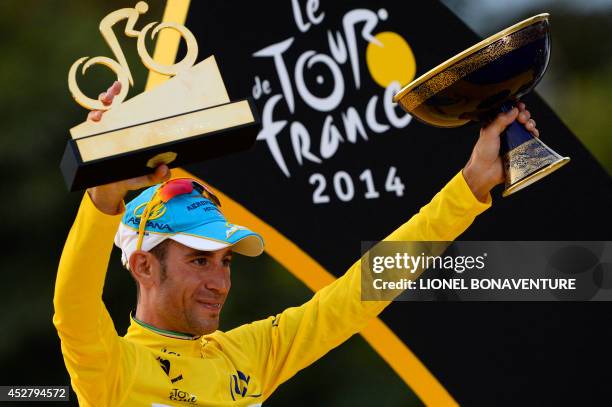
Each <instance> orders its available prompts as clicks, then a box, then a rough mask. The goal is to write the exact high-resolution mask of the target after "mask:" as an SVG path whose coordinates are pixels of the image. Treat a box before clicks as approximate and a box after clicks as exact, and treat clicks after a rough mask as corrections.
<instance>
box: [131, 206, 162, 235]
mask: <svg viewBox="0 0 612 407" xmlns="http://www.w3.org/2000/svg"><path fill="white" fill-rule="evenodd" d="M147 204H148V202H143V203H141V204H140V205H138V206H136V207H135V208H134V211H133V212H132V213H133V215H134V216H132V217H130V218H129V219H128V220H127V223H132V224H134V225H135V226H138V225H140V219H141V218H142V214H143V213H144V208H145V207H146V206H147ZM140 209H142V210H141V211H140V212H141V213H138V211H139V210H140ZM165 213H166V205H165V204H164V203H163V202H160V203H158V204H157V205H155V206H154V207H153V209H152V210H151V213H150V215H149V217H148V219H147V225H146V226H149V227H151V228H153V229H158V230H162V231H164V230H165V231H168V232H171V231H172V228H171V227H170V226H169V225H168V224H167V223H162V222H153V221H154V220H155V219H159V218H161V217H162V216H164V214H165ZM146 226H145V227H146Z"/></svg>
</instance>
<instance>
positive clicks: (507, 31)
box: [393, 13, 550, 103]
mask: <svg viewBox="0 0 612 407" xmlns="http://www.w3.org/2000/svg"><path fill="white" fill-rule="evenodd" d="M549 16H550V14H549V13H542V14H538V15H535V16H533V17H530V18H528V19H526V20H523V21H521V22H520V23H516V24H514V25H513V26H511V27H508V28H506V29H505V30H502V31H500V32H498V33H497V34H495V35H492V36H490V37H488V38H486V39H484V40H482V41H480V42H479V43H478V44H476V45H473V46H471V47H470V48H468V49H466V50H465V51H463V52H461V53H459V54H457V55H455V56H454V57H452V58H450V59H448V60H446V61H444V62H442V63H441V64H440V65H438V66H436V67H435V68H433V69H430V70H429V71H427V72H426V73H424V74H423V75H421V76H419V77H418V78H417V79H415V80H413V81H412V82H410V83H409V84H408V85H406V86H404V87H403V88H402V89H401V90H400V91H399V92H397V94H396V95H395V96H393V101H394V102H395V103H397V102H398V101H399V100H400V99H401V98H402V97H404V95H406V94H407V93H409V92H410V91H411V90H413V89H414V88H416V87H417V86H419V85H421V84H422V83H424V82H426V81H427V80H429V79H431V78H432V77H434V76H435V75H437V74H438V73H440V72H441V71H443V70H445V69H446V68H448V67H449V66H451V65H453V64H455V63H457V62H459V61H460V60H462V59H463V58H465V57H467V56H469V55H471V54H473V53H475V52H477V51H479V50H481V49H483V48H484V47H486V46H487V45H489V44H492V43H494V42H495V41H497V40H499V39H501V38H503V37H505V36H507V35H509V34H512V33H515V32H517V31H520V30H522V29H523V28H525V27H528V26H530V25H532V24H534V23H537V22H539V21H544V20H548V17H549Z"/></svg>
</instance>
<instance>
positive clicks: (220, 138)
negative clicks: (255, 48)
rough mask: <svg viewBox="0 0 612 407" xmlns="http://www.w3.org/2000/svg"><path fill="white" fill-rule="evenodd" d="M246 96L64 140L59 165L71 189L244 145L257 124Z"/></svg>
mask: <svg viewBox="0 0 612 407" xmlns="http://www.w3.org/2000/svg"><path fill="white" fill-rule="evenodd" d="M255 112H256V110H255V108H254V106H253V104H252V101H250V100H243V101H240V102H233V103H228V104H224V105H219V106H214V107H210V108H205V109H200V110H197V111H194V112H188V113H184V114H182V115H177V116H172V117H168V118H164V119H159V120H155V121H152V122H148V123H141V124H137V125H135V126H130V127H126V128H122V129H117V130H113V131H109V132H105V133H101V134H95V135H91V136H86V137H80V138H77V139H74V138H72V139H71V140H69V141H68V144H67V145H66V149H65V151H64V156H63V158H62V162H61V164H60V168H61V171H62V174H63V175H64V180H65V182H66V185H67V187H68V189H69V190H70V191H77V190H82V189H86V188H89V187H94V186H97V185H103V184H108V183H111V182H115V181H120V180H124V179H129V178H133V177H138V176H141V175H146V174H150V173H151V172H152V169H153V168H155V167H156V166H158V165H160V164H171V166H172V167H178V166H183V165H187V164H191V163H195V162H201V161H205V160H209V159H213V158H217V157H221V156H224V155H227V154H231V153H235V152H239V151H244V150H248V149H249V148H251V147H252V146H253V144H254V143H255V139H256V138H257V134H258V133H259V129H260V126H259V125H258V124H259V118H258V117H257V115H256V113H255Z"/></svg>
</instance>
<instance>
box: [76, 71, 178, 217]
mask: <svg viewBox="0 0 612 407" xmlns="http://www.w3.org/2000/svg"><path fill="white" fill-rule="evenodd" d="M120 91H121V83H120V82H118V81H116V82H115V83H113V84H112V86H111V87H110V88H108V90H107V91H106V92H103V93H101V94H100V96H98V99H99V100H100V101H102V103H103V104H104V105H106V106H108V105H110V104H111V103H112V102H113V98H114V97H115V96H117V95H118V94H119V92H120ZM103 114H104V111H102V110H92V111H91V112H89V114H88V115H87V119H88V120H92V121H94V122H97V121H100V119H101V118H102V115H103ZM168 179H170V169H169V168H168V166H167V165H165V164H162V165H160V166H158V167H157V168H156V169H155V172H153V173H152V174H149V175H143V176H141V177H136V178H130V179H126V180H123V181H117V182H113V183H110V184H106V185H100V186H97V187H93V188H89V189H88V190H87V192H88V193H89V196H90V197H91V200H92V201H93V203H94V205H96V208H98V209H99V210H100V211H102V212H103V213H105V214H107V215H117V214H119V213H120V212H122V211H123V198H125V195H126V194H127V193H128V191H135V190H138V189H142V188H146V187H150V186H151V185H155V184H159V183H160V182H164V181H166V180H168Z"/></svg>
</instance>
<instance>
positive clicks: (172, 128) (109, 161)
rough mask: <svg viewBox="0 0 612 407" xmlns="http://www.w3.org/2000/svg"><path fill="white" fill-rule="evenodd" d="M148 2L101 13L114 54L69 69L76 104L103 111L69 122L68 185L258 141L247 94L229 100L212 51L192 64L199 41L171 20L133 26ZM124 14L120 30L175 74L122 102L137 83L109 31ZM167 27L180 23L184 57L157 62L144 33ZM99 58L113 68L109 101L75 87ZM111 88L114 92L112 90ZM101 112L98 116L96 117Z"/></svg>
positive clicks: (143, 54) (155, 66)
mask: <svg viewBox="0 0 612 407" xmlns="http://www.w3.org/2000/svg"><path fill="white" fill-rule="evenodd" d="M147 10H148V5H147V4H146V3H145V2H143V1H140V2H138V3H137V4H136V6H135V7H134V8H124V9H120V10H116V11H114V12H112V13H110V14H108V15H107V16H106V17H104V18H103V19H102V21H101V22H100V32H101V33H102V37H103V38H104V39H105V40H106V42H107V43H108V45H109V47H110V49H111V50H112V52H113V54H114V56H115V59H112V58H109V57H105V56H98V57H94V58H91V59H90V58H88V57H83V58H80V59H78V60H77V61H76V62H75V63H74V64H73V65H72V67H71V68H70V71H69V73H68V87H69V89H70V91H71V93H72V95H73V97H74V99H75V100H76V101H77V103H79V104H80V105H81V106H83V107H85V108H88V109H91V110H95V111H100V112H101V111H106V113H105V114H104V116H103V117H102V116H101V114H100V113H96V114H94V117H93V118H94V120H89V121H86V122H84V123H81V124H80V125H78V126H76V127H73V128H72V129H71V130H70V133H71V139H70V140H69V141H68V145H67V146H66V150H65V152H64V157H63V158H62V163H61V169H62V173H63V175H64V179H65V181H66V184H67V185H68V188H69V189H70V190H78V189H83V188H87V187H91V186H95V185H101V184H106V183H109V182H113V181H117V180H121V179H125V178H131V177H135V176H140V175H144V174H147V173H149V172H150V171H151V169H152V168H156V167H157V166H159V165H160V164H171V163H172V165H173V166H179V165H184V164H187V163H192V162H198V161H203V160H206V159H210V158H215V157H219V156H222V155H226V154H229V153H232V152H236V151H241V150H245V149H248V148H249V147H251V146H252V145H253V143H254V142H255V138H256V136H257V133H258V127H259V126H258V124H259V118H258V117H257V114H256V111H255V108H254V104H253V103H252V102H251V101H250V100H249V99H243V100H239V101H237V102H231V101H230V100H229V96H228V94H227V90H226V88H225V85H224V83H223V79H222V77H221V73H220V72H219V68H218V66H217V63H216V61H215V58H214V56H210V57H209V58H207V59H205V60H204V61H202V62H200V63H198V64H196V65H194V64H195V61H196V59H197V55H198V46H197V42H196V39H195V37H194V35H193V34H192V33H191V32H190V31H189V30H188V29H187V28H186V27H184V26H182V25H179V24H175V23H168V22H165V23H160V24H157V23H155V22H153V23H149V24H147V25H145V26H144V27H143V28H142V29H141V30H136V29H135V27H136V23H137V22H138V19H139V17H140V16H141V15H142V14H145V13H146V12H147ZM123 21H125V22H126V25H125V29H124V30H123V31H124V32H125V35H127V36H128V37H132V38H137V49H138V54H139V56H140V58H141V60H142V62H143V64H144V65H145V66H146V67H147V68H149V69H150V70H152V71H155V72H157V73H160V74H163V75H168V76H172V78H171V79H169V80H168V81H166V82H165V83H163V84H161V85H159V86H157V87H156V88H154V89H152V90H150V91H147V92H145V93H142V94H140V95H137V96H135V97H133V98H131V99H130V100H128V101H127V102H124V100H125V98H126V96H127V92H128V90H129V87H130V86H131V85H133V84H134V80H133V78H132V74H131V72H130V69H129V66H128V64H127V61H126V59H125V56H124V54H123V51H122V49H121V46H120V45H119V41H118V40H117V37H116V36H115V34H114V32H113V26H114V25H116V24H118V23H120V22H123ZM164 29H171V30H175V31H177V32H178V33H179V34H180V35H181V36H182V38H183V39H184V40H185V42H186V44H187V52H186V55H185V57H184V58H183V59H182V60H181V61H180V62H178V63H176V64H173V65H163V64H160V63H158V62H156V61H155V60H154V59H153V58H152V57H151V56H150V54H149V52H148V51H147V48H146V44H145V38H146V36H147V34H148V33H149V32H150V33H151V37H152V38H155V36H156V35H157V34H158V33H159V32H160V31H161V30H164ZM95 64H100V65H103V66H105V67H107V68H109V69H110V70H112V71H113V72H114V73H115V75H117V82H118V84H116V85H114V88H112V89H111V90H112V91H113V94H112V98H111V99H112V103H107V104H105V103H104V101H103V100H99V99H93V98H90V97H88V96H86V95H85V94H84V93H83V92H82V91H81V90H80V88H79V86H78V83H77V74H78V71H79V67H81V66H82V70H81V72H82V74H85V73H86V72H87V70H88V68H90V67H91V66H92V65H95ZM114 92H116V93H114ZM95 118H99V119H100V120H97V121H96V120H95Z"/></svg>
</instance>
